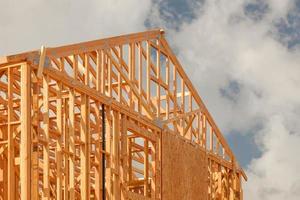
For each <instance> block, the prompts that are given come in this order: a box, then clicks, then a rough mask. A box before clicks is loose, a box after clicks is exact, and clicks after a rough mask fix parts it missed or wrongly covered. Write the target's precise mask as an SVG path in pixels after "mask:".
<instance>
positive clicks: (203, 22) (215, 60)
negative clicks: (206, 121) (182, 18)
mask: <svg viewBox="0 0 300 200" xmlns="http://www.w3.org/2000/svg"><path fill="white" fill-rule="evenodd" d="M294 6H295V2H294V1H280V0H269V1H267V0H257V1H250V0H232V1H225V0H210V1H206V2H205V3H204V4H203V6H202V7H201V8H196V9H197V10H196V11H195V10H194V12H195V13H197V14H198V15H197V17H195V18H194V19H193V20H192V21H191V22H188V23H183V25H182V26H181V27H180V28H179V30H174V31H173V32H172V33H171V34H170V40H171V41H172V44H174V45H173V46H174V48H176V49H177V52H178V55H179V58H180V60H181V61H182V63H183V66H185V70H186V71H187V73H188V74H189V76H190V77H191V79H192V82H193V83H195V85H196V86H197V88H198V89H199V91H200V95H201V96H202V97H203V99H204V102H206V104H207V106H208V108H209V110H210V111H211V112H212V114H213V116H215V119H216V122H217V124H218V125H219V126H220V127H221V130H223V132H224V133H225V134H230V133H232V132H235V133H236V132H239V133H240V134H252V135H253V137H255V141H256V146H257V148H259V151H260V152H261V156H260V157H259V158H256V159H253V160H252V161H251V163H250V164H249V166H247V174H248V176H249V182H248V183H247V184H245V196H246V199H255V200H269V199H270V200H271V199H272V200H274V199H275V200H282V199H289V200H294V199H295V200H296V199H299V195H300V194H299V191H300V175H299V173H298V169H299V167H300V157H299V156H297V155H298V154H299V153H300V146H299V144H300V126H299V118H300V92H299V85H300V65H299V64H300V50H299V49H297V48H294V49H290V48H288V45H287V43H285V42H286V41H287V40H281V38H282V33H280V32H279V30H278V24H280V23H279V22H287V15H288V14H290V13H291V12H293V9H294ZM159 14H160V13H159ZM160 15H161V14H160ZM154 19H155V18H154ZM156 19H162V17H160V16H156ZM156 22H157V23H159V24H161V25H165V24H166V23H168V21H164V20H160V21H156ZM153 23H155V21H153ZM288 39H289V38H288Z"/></svg>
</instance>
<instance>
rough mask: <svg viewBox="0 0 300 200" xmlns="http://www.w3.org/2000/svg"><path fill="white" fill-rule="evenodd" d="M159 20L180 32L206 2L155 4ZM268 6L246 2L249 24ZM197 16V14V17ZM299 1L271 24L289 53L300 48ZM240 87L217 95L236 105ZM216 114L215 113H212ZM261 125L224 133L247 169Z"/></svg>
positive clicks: (233, 83) (173, 0)
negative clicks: (283, 16)
mask: <svg viewBox="0 0 300 200" xmlns="http://www.w3.org/2000/svg"><path fill="white" fill-rule="evenodd" d="M155 2H156V4H157V6H158V10H159V14H160V18H161V19H162V21H163V22H164V23H163V27H164V28H165V29H167V30H172V31H175V34H176V31H179V30H180V28H181V26H182V25H183V24H186V23H188V24H189V23H193V20H195V19H197V18H198V16H199V13H201V6H203V4H204V3H205V1H200V0H194V1H193V0H188V1H186V0H167V1H155ZM269 9H270V8H269V5H268V3H267V1H263V0H260V1H249V2H247V3H245V5H244V10H243V12H244V13H245V16H247V17H249V18H250V19H252V20H255V21H259V20H261V19H262V18H263V17H264V15H266V13H268V12H269ZM197 12H198V13H197ZM299 12H300V1H295V7H294V8H293V9H292V10H291V11H290V12H289V13H288V14H287V15H286V19H284V18H282V19H278V20H276V21H274V22H273V26H274V28H275V29H276V31H278V36H279V37H278V38H277V39H278V41H280V42H281V43H282V44H283V45H286V46H287V47H288V48H290V49H294V48H298V45H299V44H300V15H299ZM149 21H151V20H149V19H147V20H146V21H145V25H146V26H147V27H150V28H151V27H156V26H161V24H159V23H158V24H156V23H155V22H154V23H151V22H149ZM199 45H201V44H199ZM241 89H242V87H241V86H240V85H239V83H238V82H236V81H231V82H229V84H228V85H225V86H224V87H223V88H221V89H220V93H221V95H222V96H224V97H225V98H228V99H229V100H230V101H233V102H234V101H235V99H234V96H236V95H238V93H239V92H240V90H241ZM214 114H215V113H214ZM259 127H260V128H262V127H261V125H260V124H257V127H255V128H253V130H251V131H250V133H244V134H241V133H237V132H236V131H235V130H230V131H229V132H228V133H226V138H227V140H228V142H229V144H230V146H231V147H232V149H233V151H234V152H235V154H236V156H237V158H238V160H239V162H240V164H241V165H242V166H243V167H244V168H247V166H248V165H249V163H250V162H251V160H252V159H253V158H256V157H259V155H261V152H260V149H259V148H257V144H256V143H255V133H253V132H255V131H258V130H259Z"/></svg>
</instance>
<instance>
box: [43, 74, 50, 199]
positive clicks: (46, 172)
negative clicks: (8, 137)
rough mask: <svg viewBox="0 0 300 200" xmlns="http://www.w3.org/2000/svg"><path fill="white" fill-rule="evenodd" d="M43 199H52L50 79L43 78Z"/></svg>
mask: <svg viewBox="0 0 300 200" xmlns="http://www.w3.org/2000/svg"><path fill="white" fill-rule="evenodd" d="M43 130H44V139H45V143H44V147H43V199H50V181H49V176H50V173H49V142H50V140H49V139H50V135H49V77H48V76H47V75H46V76H45V75H44V76H43Z"/></svg>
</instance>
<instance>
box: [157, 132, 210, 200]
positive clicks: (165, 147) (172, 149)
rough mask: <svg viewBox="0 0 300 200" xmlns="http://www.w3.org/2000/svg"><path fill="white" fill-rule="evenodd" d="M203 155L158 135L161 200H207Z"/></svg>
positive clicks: (179, 141)
mask: <svg viewBox="0 0 300 200" xmlns="http://www.w3.org/2000/svg"><path fill="white" fill-rule="evenodd" d="M206 163H207V160H206V158H205V152H203V151H201V150H200V149H199V148H197V147H195V146H193V145H192V144H190V143H188V142H186V141H184V139H182V138H180V136H176V135H173V134H170V133H163V134H162V199H163V200H176V199H178V200H191V199H193V200H204V199H207V164H206Z"/></svg>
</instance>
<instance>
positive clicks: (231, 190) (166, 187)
mask: <svg viewBox="0 0 300 200" xmlns="http://www.w3.org/2000/svg"><path fill="white" fill-rule="evenodd" d="M0 116H1V117H0V200H2V199H3V200H4V199H5V200H6V199H41V198H43V199H64V200H65V199H103V200H108V199H113V200H126V199H129V200H137V199H143V200H148V199H149V200H150V199H168V198H169V197H170V198H171V199H174V198H176V197H172V194H171V193H170V192H171V190H170V186H172V184H175V185H176V183H178V184H179V182H178V181H180V180H181V183H180V184H183V183H184V184H191V183H193V184H194V185H193V187H189V188H190V189H189V188H185V190H186V191H185V192H186V193H187V194H189V195H190V196H189V197H188V196H185V198H186V199H189V198H194V195H198V194H195V193H194V192H195V191H194V190H193V189H192V188H199V187H200V186H201V187H200V188H201V195H200V197H199V199H227V200H229V199H230V200H240V199H242V197H243V190H242V186H241V184H242V179H244V180H247V176H246V174H245V173H244V171H243V169H242V168H241V167H240V166H239V164H238V162H237V161H236V158H235V155H234V154H233V152H232V150H231V149H230V147H229V145H228V143H227V142H226V140H225V138H224V136H223V135H222V133H221V131H220V130H219V128H218V127H217V125H216V124H215V122H214V120H213V118H212V116H211V115H210V113H209V111H208V110H207V108H206V107H205V105H204V103H203V101H202V99H201V98H200V95H199V94H198V93H197V91H196V89H195V88H194V86H193V85H192V83H191V81H190V80H189V78H188V77H187V75H186V74H185V72H184V70H183V67H182V66H181V64H180V63H179V61H178V60H177V58H176V56H175V55H174V53H173V52H172V50H171V48H170V47H169V45H168V43H167V41H166V39H165V36H164V31H162V30H160V29H156V30H151V31H146V32H141V33H134V34H129V35H123V36H117V37H112V38H106V39H100V40H95V41H90V42H83V43H78V44H73V45H67V46H62V47H55V48H51V47H49V48H47V51H46V48H44V47H42V49H41V50H36V51H31V52H25V53H21V54H17V55H11V56H5V57H1V58H0ZM168 137H170V140H169V141H167V142H166V140H164V138H168ZM170 141H173V142H170ZM169 143H170V144H169ZM173 145H175V146H176V145H177V146H176V148H177V149H181V148H182V149H185V150H184V152H182V153H180V152H179V151H178V150H177V149H173V150H172V148H174V147H175V146H173ZM188 152H189V153H188ZM188 154H190V155H188ZM172 156H173V157H174V158H173V157H172ZM189 156H190V157H189ZM163 159H164V160H165V161H166V162H164V160H163ZM176 159H180V160H182V161H183V163H181V164H180V163H178V162H174V160H176ZM183 164H184V165H183ZM172 166H176V168H174V169H173V170H179V171H176V172H175V171H174V173H180V171H181V170H185V167H188V166H190V167H191V168H193V169H194V170H197V166H198V167H199V170H202V169H204V171H203V170H202V171H201V173H196V174H195V176H194V177H189V176H192V175H191V174H192V173H193V172H191V171H184V172H182V173H181V174H180V175H181V176H186V177H182V179H180V180H179V179H176V177H177V176H172V175H171V174H172V173H173V171H172V169H171V168H172ZM200 166H201V169H200ZM184 174H185V175H184ZM166 176H167V177H166ZM171 176H172V177H171ZM178 177H180V176H178ZM178 177H177V178H178ZM168 180H171V181H172V182H171V183H170V184H169V183H166V181H168ZM189 180H193V181H192V182H189ZM184 181H187V182H186V183H185V182H184ZM172 187H173V186H172ZM177 192H180V190H178V191H177ZM182 192H184V191H182ZM174 194H175V193H174ZM174 194H173V195H174ZM179 196H180V194H178V195H177V198H179ZM198 196H199V195H198ZM183 198H184V197H183Z"/></svg>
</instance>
